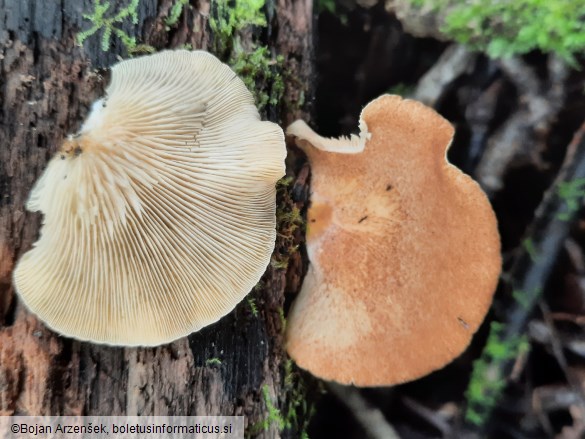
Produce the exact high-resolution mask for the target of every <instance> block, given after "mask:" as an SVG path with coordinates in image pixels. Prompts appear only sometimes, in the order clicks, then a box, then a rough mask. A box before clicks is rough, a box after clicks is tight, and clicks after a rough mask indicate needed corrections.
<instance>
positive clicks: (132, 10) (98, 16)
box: [76, 0, 155, 56]
mask: <svg viewBox="0 0 585 439" xmlns="http://www.w3.org/2000/svg"><path fill="white" fill-rule="evenodd" d="M139 2H140V0H130V3H128V5H127V6H126V7H124V8H121V9H120V10H119V11H118V12H116V13H114V14H108V11H109V9H110V2H107V1H106V2H103V3H102V0H94V2H93V12H92V13H91V14H83V18H84V19H86V20H89V21H90V22H91V23H92V26H91V27H90V28H89V29H87V30H85V31H83V32H80V33H78V34H77V37H76V40H77V44H78V45H80V46H81V45H82V44H83V42H84V41H85V40H86V39H87V38H89V37H90V36H92V35H93V34H95V33H96V32H98V31H99V30H103V31H102V41H101V49H102V51H104V52H106V51H108V50H109V48H110V41H111V38H112V34H113V35H115V36H117V37H118V38H119V39H120V41H121V42H122V44H123V45H124V47H125V48H126V51H127V52H128V54H129V55H130V56H132V55H133V54H136V53H141V52H144V53H152V52H154V51H155V49H154V47H152V46H149V45H147V44H137V43H136V38H134V37H130V35H128V34H127V33H126V32H124V31H123V30H122V29H120V28H118V27H116V24H118V23H122V22H123V21H124V20H126V19H127V18H130V20H131V22H132V24H138V4H139Z"/></svg>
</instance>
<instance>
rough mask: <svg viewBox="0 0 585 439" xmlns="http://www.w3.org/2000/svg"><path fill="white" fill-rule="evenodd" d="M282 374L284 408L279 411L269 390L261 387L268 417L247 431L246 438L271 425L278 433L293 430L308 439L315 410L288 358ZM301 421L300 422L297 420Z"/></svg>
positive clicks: (266, 387)
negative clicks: (308, 400) (308, 431)
mask: <svg viewBox="0 0 585 439" xmlns="http://www.w3.org/2000/svg"><path fill="white" fill-rule="evenodd" d="M283 373H284V383H283V384H284V385H283V394H284V399H285V403H284V408H283V410H282V411H281V410H280V409H279V408H277V407H276V405H275V402H273V401H272V399H271V398H270V389H269V388H268V386H267V385H264V386H263V387H262V396H263V400H264V404H265V405H266V409H267V411H268V416H267V417H266V418H265V419H263V420H262V421H259V422H257V423H255V424H253V425H252V426H251V427H250V428H249V429H248V431H247V436H255V435H257V434H259V433H261V432H263V431H266V430H268V429H269V428H270V427H271V426H272V425H273V424H274V425H276V426H277V428H278V430H279V431H281V432H282V431H284V430H291V429H294V431H295V432H297V433H298V436H297V437H300V438H305V439H308V435H307V428H308V425H309V421H310V419H311V417H312V416H313V415H314V412H315V408H314V405H313V404H309V403H308V402H307V401H306V399H305V393H306V389H305V386H304V384H303V382H302V380H301V378H300V377H299V376H298V374H297V373H296V372H295V370H294V364H293V362H292V360H291V359H290V358H288V359H287V360H286V361H285V362H284V363H283ZM300 419H303V421H302V422H300V421H299V420H300Z"/></svg>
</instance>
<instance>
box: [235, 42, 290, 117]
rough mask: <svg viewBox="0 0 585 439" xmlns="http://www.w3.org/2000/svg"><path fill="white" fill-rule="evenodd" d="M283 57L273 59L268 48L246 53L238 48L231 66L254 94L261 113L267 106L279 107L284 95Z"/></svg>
mask: <svg viewBox="0 0 585 439" xmlns="http://www.w3.org/2000/svg"><path fill="white" fill-rule="evenodd" d="M283 62H284V58H283V57H282V56H277V57H273V56H272V54H271V53H270V51H269V50H268V48H267V47H264V46H262V47H258V48H256V49H255V50H253V51H251V52H246V51H245V50H244V49H242V48H241V46H239V44H238V46H237V47H236V49H235V50H234V53H233V55H232V57H231V58H230V61H229V64H230V65H231V67H232V69H233V70H234V71H235V72H236V73H237V75H238V76H239V77H240V78H241V79H242V80H243V81H244V84H246V87H248V89H249V90H250V91H251V92H252V93H253V94H254V97H255V99H256V105H257V106H258V109H259V110H260V111H261V110H262V109H264V108H265V107H266V105H277V104H278V103H279V102H280V100H281V99H282V96H283V94H284V81H283V79H282V74H281V73H280V72H281V70H282V64H283Z"/></svg>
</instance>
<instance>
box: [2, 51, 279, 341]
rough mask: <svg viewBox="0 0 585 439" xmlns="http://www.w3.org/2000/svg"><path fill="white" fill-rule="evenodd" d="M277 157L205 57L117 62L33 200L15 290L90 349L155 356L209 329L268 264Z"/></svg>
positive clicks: (271, 140) (236, 85) (221, 69)
mask: <svg viewBox="0 0 585 439" xmlns="http://www.w3.org/2000/svg"><path fill="white" fill-rule="evenodd" d="M285 156H286V148H285V144H284V134H283V132H282V130H281V129H280V128H279V127H278V126H277V125H276V124H274V123H271V122H262V121H260V117H259V114H258V110H257V109H256V107H255V106H254V99H253V97H252V95H251V93H250V92H249V91H248V90H247V88H246V86H245V85H244V83H243V82H242V81H241V80H240V79H239V78H238V77H237V76H236V74H235V73H234V72H233V71H232V70H231V69H230V68H229V67H228V66H226V65H224V64H222V63H221V62H220V61H219V60H218V59H217V58H215V57H214V56H212V55H210V54H209V53H205V52H201V51H194V52H189V51H184V50H183V51H165V52H160V53H157V54H155V55H151V56H145V57H142V58H138V59H132V60H128V61H122V62H120V63H119V64H116V65H115V66H114V67H113V68H112V78H111V82H110V84H109V86H108V88H107V90H106V96H105V97H104V98H102V99H100V100H98V101H97V102H96V103H95V104H94V105H93V107H92V110H91V113H90V114H89V116H88V118H87V120H86V121H85V123H84V124H83V126H82V128H81V130H80V131H79V133H78V134H76V135H74V136H70V137H69V138H68V139H66V140H65V142H64V144H63V146H62V148H61V150H60V152H59V153H58V154H57V155H56V156H55V157H54V158H53V159H52V160H51V161H50V162H49V164H48V166H47V168H46V170H45V171H44V173H43V174H42V176H41V177H40V179H39V180H38V181H37V182H36V184H35V186H34V188H33V190H32V192H31V194H30V198H29V200H28V203H27V208H28V209H29V210H31V211H40V212H42V213H43V214H44V219H43V226H42V229H41V233H40V238H39V240H38V241H37V242H36V243H35V244H34V247H33V248H32V249H31V250H30V251H28V252H27V253H25V254H24V255H23V256H22V258H21V259H20V261H19V262H18V265H17V267H16V269H15V271H14V285H15V287H16V291H17V292H18V293H19V295H20V298H21V299H22V300H23V301H24V303H25V304H26V306H27V307H28V308H29V309H30V310H31V311H32V312H33V313H35V314H36V315H37V316H38V317H39V318H40V319H41V320H43V321H44V322H45V323H46V324H47V325H48V326H49V327H50V328H52V329H53V330H55V331H57V332H59V333H61V334H63V335H66V336H69V337H74V338H77V339H80V340H88V341H92V342H95V343H104V344H109V345H125V346H136V345H141V346H154V345H159V344H163V343H167V342H171V341H173V340H175V339H177V338H180V337H182V336H185V335H187V334H189V333H191V332H193V331H197V330H199V329H200V328H202V327H204V326H206V325H209V324H211V323H214V322H215V321H217V320H218V319H219V318H221V317H222V316H224V315H225V314H227V313H228V312H230V311H231V310H232V309H233V308H234V307H235V305H236V304H237V303H238V302H240V301H241V300H242V298H243V297H244V296H245V295H246V294H247V293H248V292H249V291H250V290H251V289H252V288H253V287H254V285H255V284H256V283H257V282H258V281H259V279H260V277H261V276H262V274H263V273H264V271H265V269H266V266H267V265H268V263H269V260H270V255H271V253H272V250H273V248H274V243H275V235H276V233H275V222H276V220H275V203H276V195H275V183H276V181H277V180H278V179H279V178H280V177H281V176H282V175H283V174H284V158H285Z"/></svg>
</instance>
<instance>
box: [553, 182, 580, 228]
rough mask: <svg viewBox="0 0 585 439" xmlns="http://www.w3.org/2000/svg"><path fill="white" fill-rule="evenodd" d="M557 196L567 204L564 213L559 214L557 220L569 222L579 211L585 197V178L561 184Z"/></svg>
mask: <svg viewBox="0 0 585 439" xmlns="http://www.w3.org/2000/svg"><path fill="white" fill-rule="evenodd" d="M557 194H558V196H559V197H560V198H562V199H563V201H564V202H565V209H564V210H563V212H560V213H558V214H557V216H556V217H557V219H559V220H561V221H569V220H570V219H571V218H572V217H573V215H574V214H575V213H576V212H577V211H579V209H580V208H581V205H582V201H583V197H584V196H585V178H577V179H575V180H570V181H564V182H562V183H560V184H559V186H558V188H557Z"/></svg>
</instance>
